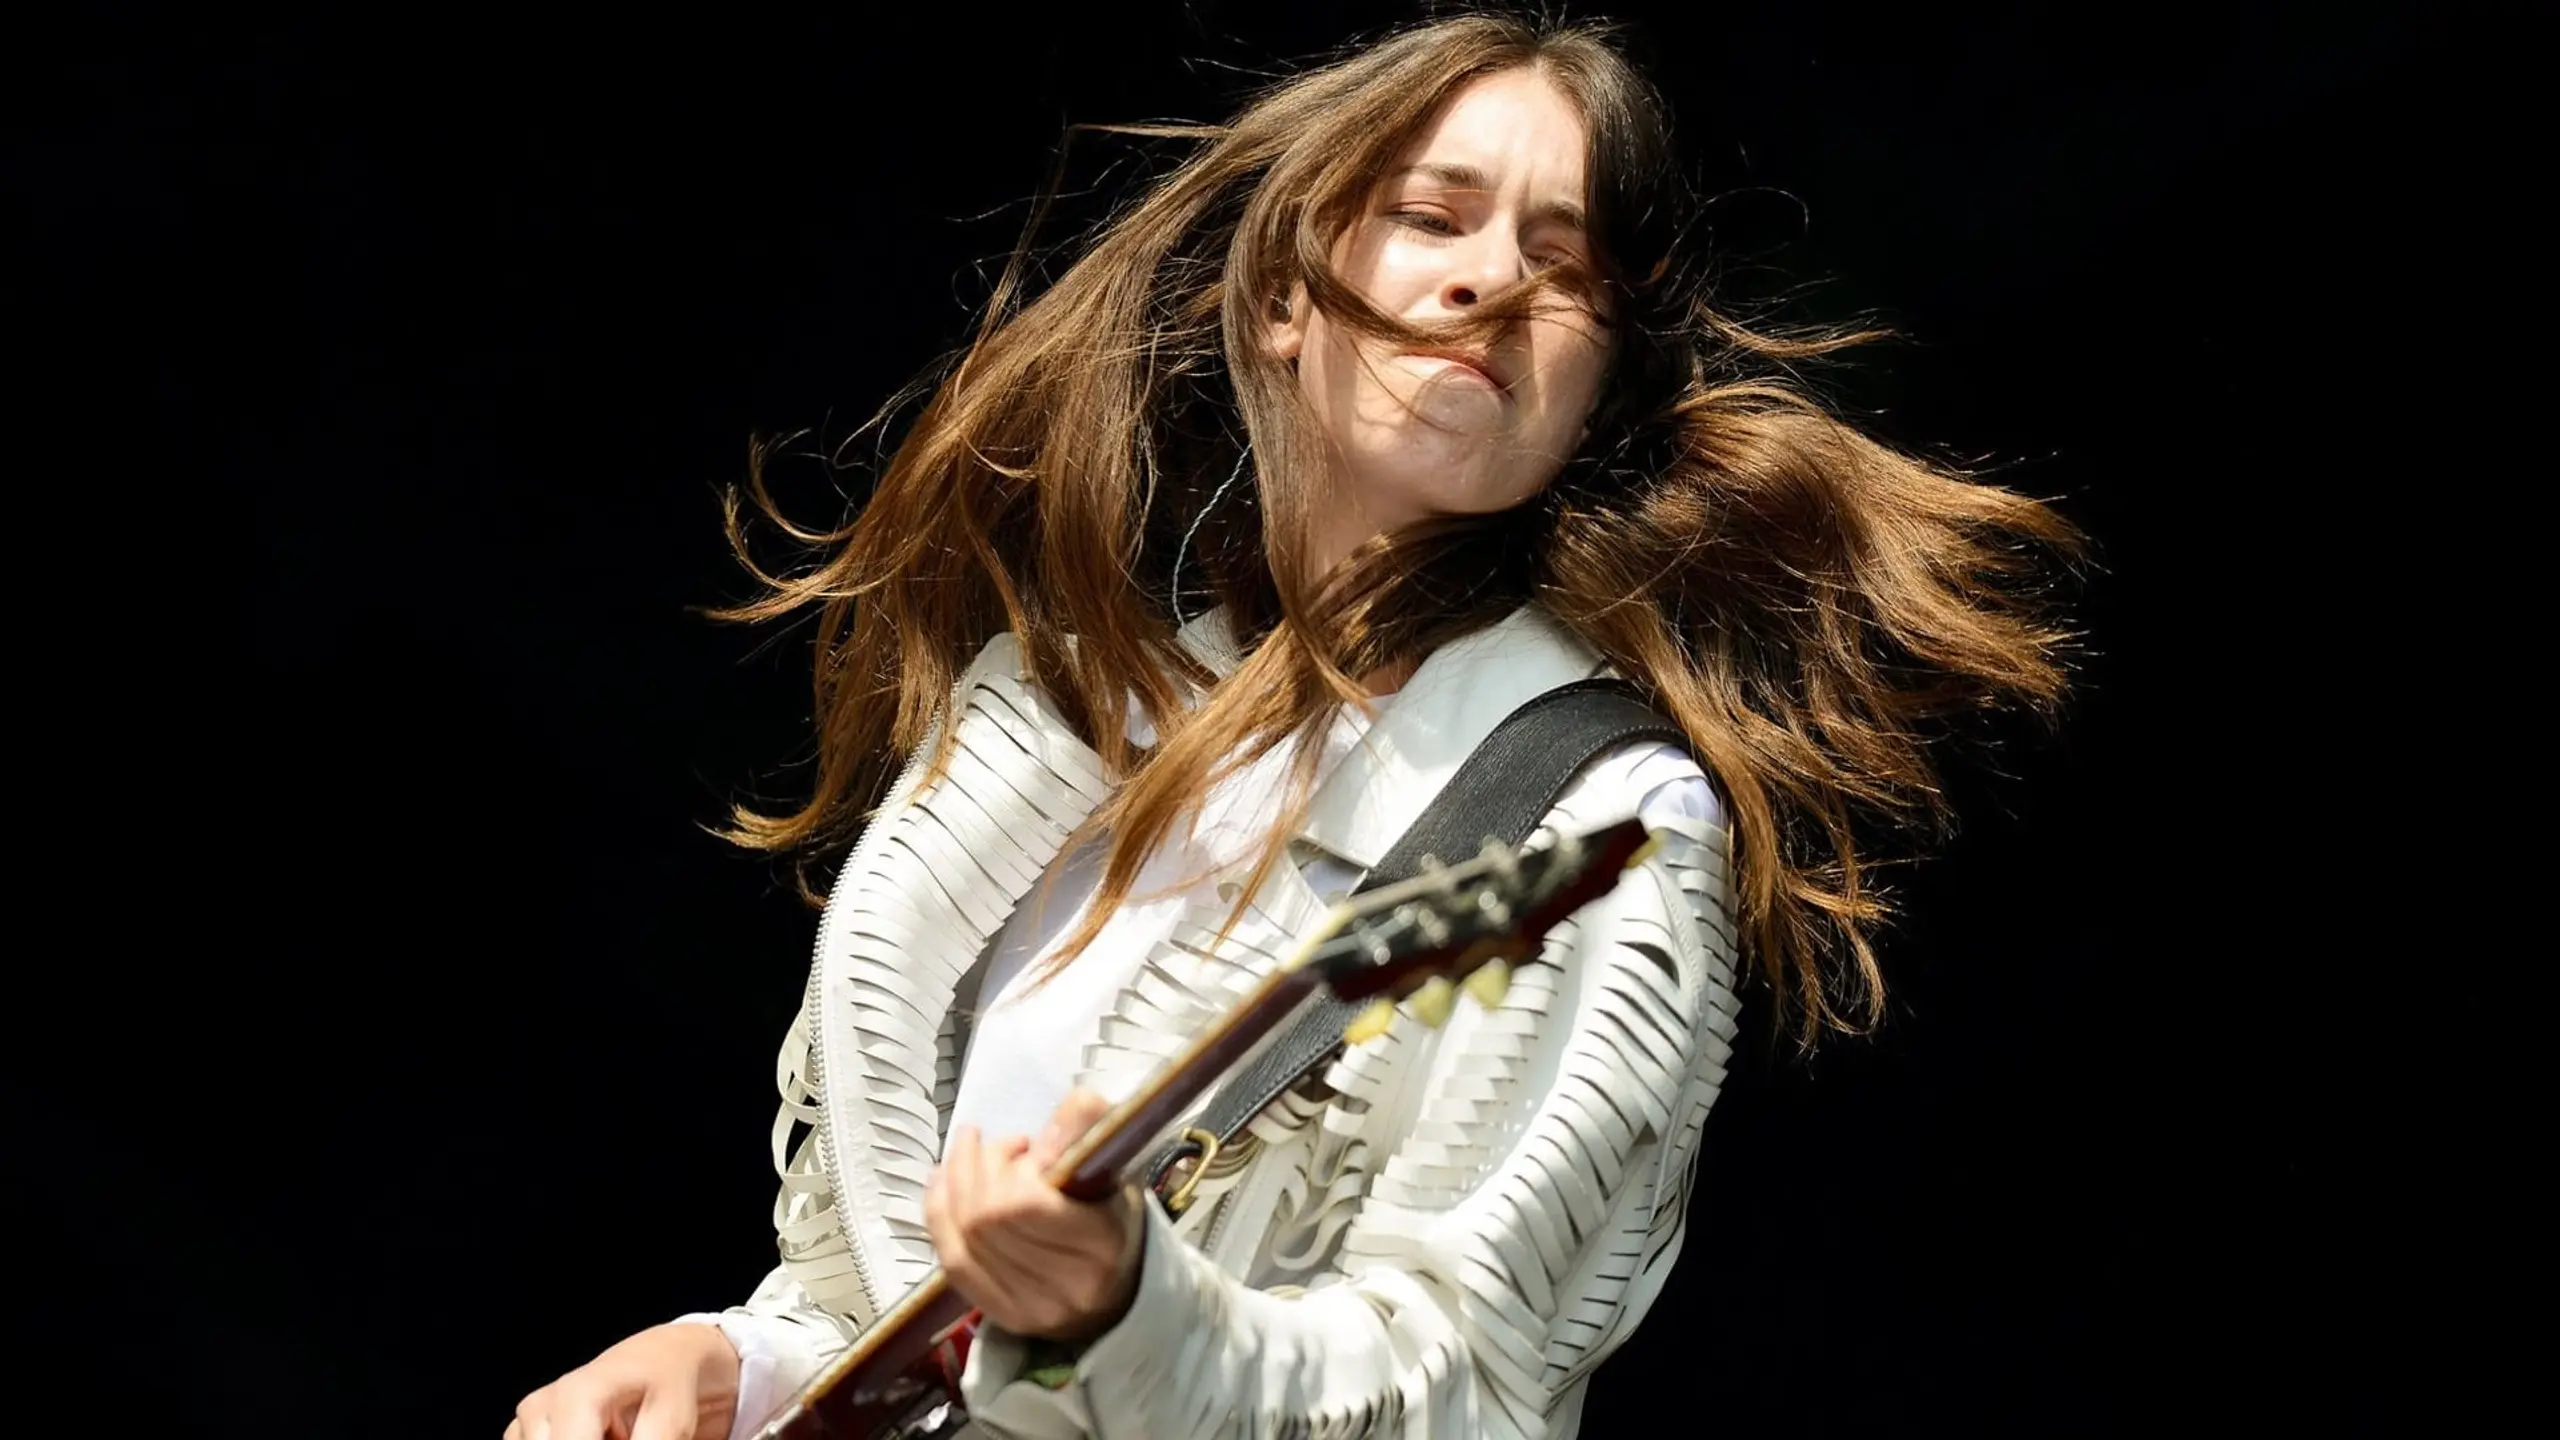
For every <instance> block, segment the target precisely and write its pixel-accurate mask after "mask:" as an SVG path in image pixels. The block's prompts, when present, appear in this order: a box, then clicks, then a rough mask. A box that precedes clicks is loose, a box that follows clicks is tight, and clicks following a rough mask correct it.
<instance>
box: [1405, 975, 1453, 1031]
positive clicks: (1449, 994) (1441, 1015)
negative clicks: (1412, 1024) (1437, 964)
mask: <svg viewBox="0 0 2560 1440" xmlns="http://www.w3.org/2000/svg"><path fill="white" fill-rule="evenodd" d="M1457 1003H1458V991H1457V988H1456V987H1455V986H1453V985H1451V984H1450V983H1449V977H1447V976H1445V975H1434V976H1432V977H1431V978H1430V979H1428V980H1425V981H1423V982H1422V987H1421V988H1420V989H1418V990H1416V991H1414V992H1413V1018H1414V1019H1416V1020H1419V1021H1421V1022H1422V1023H1423V1024H1425V1025H1428V1026H1430V1027H1431V1028H1432V1029H1434V1030H1437V1029H1439V1028H1440V1027H1441V1026H1443V1025H1446V1024H1448V1023H1449V1012H1450V1011H1451V1010H1452V1009H1454V1008H1456V1006H1457Z"/></svg>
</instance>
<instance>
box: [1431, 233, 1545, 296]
mask: <svg viewBox="0 0 2560 1440" xmlns="http://www.w3.org/2000/svg"><path fill="white" fill-rule="evenodd" d="M1471 240H1472V243H1470V244H1468V245H1466V246H1465V247H1463V249H1461V250H1460V251H1459V252H1458V253H1457V254H1456V255H1455V256H1454V257H1453V263H1452V264H1451V266H1450V269H1449V274H1448V277H1447V278H1446V279H1445V280H1444V281H1442V282H1441V286H1440V300H1441V303H1442V304H1445V305H1447V306H1448V307H1449V308H1450V309H1452V310H1467V309H1472V308H1474V307H1475V306H1477V305H1481V304H1483V303H1484V302H1485V301H1487V300H1490V299H1492V298H1493V297H1494V296H1496V295H1499V294H1501V293H1502V292H1503V290H1504V289H1505V288H1506V287H1508V286H1512V285H1516V284H1518V283H1519V282H1520V279H1521V277H1522V276H1523V275H1525V274H1526V273H1528V259H1527V257H1526V256H1524V255H1522V254H1521V253H1520V246H1519V245H1518V244H1517V243H1516V242H1515V241H1513V240H1512V239H1511V238H1510V237H1509V236H1507V235H1500V234H1497V233H1495V232H1494V231H1493V230H1491V229H1487V230H1485V231H1482V232H1479V233H1478V234H1476V235H1475V236H1473V237H1471Z"/></svg>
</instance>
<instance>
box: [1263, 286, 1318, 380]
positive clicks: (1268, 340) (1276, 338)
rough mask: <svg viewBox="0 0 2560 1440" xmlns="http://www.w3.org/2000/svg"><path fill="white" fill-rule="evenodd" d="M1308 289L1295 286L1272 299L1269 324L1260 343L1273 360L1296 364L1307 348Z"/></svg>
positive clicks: (1264, 329)
mask: <svg viewBox="0 0 2560 1440" xmlns="http://www.w3.org/2000/svg"><path fill="white" fill-rule="evenodd" d="M1307 310H1308V305H1307V287H1306V286H1305V285H1304V284H1295V285H1291V286H1290V287H1289V293H1288V294H1286V295H1275V296H1273V297H1271V312H1270V317H1271V318H1270V322H1269V323H1268V324H1267V325H1265V326H1264V327H1263V331H1262V343H1263V346H1264V348H1266V349H1268V350H1269V351H1270V352H1271V354H1272V356H1273V358H1275V359H1280V360H1288V361H1295V360H1296V359H1297V358H1298V354H1299V352H1301V351H1303V350H1305V349H1306V348H1307Z"/></svg>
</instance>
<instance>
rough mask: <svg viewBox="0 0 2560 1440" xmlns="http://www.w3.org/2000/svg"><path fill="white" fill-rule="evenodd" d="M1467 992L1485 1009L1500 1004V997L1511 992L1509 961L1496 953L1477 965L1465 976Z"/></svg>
mask: <svg viewBox="0 0 2560 1440" xmlns="http://www.w3.org/2000/svg"><path fill="white" fill-rule="evenodd" d="M1467 993H1468V994H1470V995H1473V996H1474V997H1476V1003H1477V1004H1479V1005H1481V1006H1483V1007H1484V1008H1486V1009H1487V1010H1490V1009H1492V1008H1494V1007H1495V1006H1497V1005H1499V1004H1501V1003H1502V997H1503V996H1505V995H1508V994H1510V993H1511V962H1510V961H1508V960H1505V959H1503V958H1502V957H1501V956H1499V955H1497V956H1495V957H1494V958H1492V959H1490V960H1487V961H1486V962H1484V963H1483V964H1482V965H1479V966H1477V967H1476V971H1475V973H1474V974H1472V975H1469V976H1468V977H1467Z"/></svg>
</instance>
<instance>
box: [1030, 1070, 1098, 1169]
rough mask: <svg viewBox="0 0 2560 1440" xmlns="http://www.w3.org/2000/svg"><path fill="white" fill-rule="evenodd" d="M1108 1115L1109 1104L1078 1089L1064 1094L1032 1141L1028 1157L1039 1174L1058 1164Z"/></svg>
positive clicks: (1088, 1092)
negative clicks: (1094, 1124)
mask: <svg viewBox="0 0 2560 1440" xmlns="http://www.w3.org/2000/svg"><path fill="white" fill-rule="evenodd" d="M1109 1113H1111V1102H1110V1101H1108V1100H1105V1099H1103V1098H1102V1097H1101V1096H1100V1095H1097V1094H1095V1093H1094V1092H1093V1091H1091V1090H1087V1089H1086V1088H1084V1087H1083V1086H1081V1085H1079V1086H1077V1087H1076V1088H1075V1089H1073V1090H1070V1091H1068V1092H1067V1098H1066V1099H1064V1100H1062V1101H1059V1102H1058V1108H1057V1109H1056V1110H1054V1111H1052V1112H1051V1113H1050V1115H1049V1123H1048V1124H1047V1125H1044V1126H1042V1127H1041V1129H1040V1134H1039V1136H1038V1137H1037V1138H1036V1139H1035V1140H1033V1141H1032V1144H1031V1154H1032V1157H1033V1159H1034V1160H1035V1161H1036V1162H1037V1163H1038V1165H1039V1167H1040V1168H1041V1169H1042V1170H1046V1169H1048V1168H1049V1167H1050V1166H1052V1165H1055V1164H1057V1163H1058V1157H1059V1156H1061V1155H1064V1154H1065V1153H1067V1147H1068V1146H1070V1145H1073V1144H1075V1143H1076V1141H1077V1140H1079V1139H1081V1138H1082V1137H1083V1135H1084V1132H1086V1131H1087V1130H1090V1129H1092V1128H1093V1122H1095V1121H1096V1120H1099V1119H1101V1118H1102V1117H1103V1116H1105V1115H1107V1114H1109Z"/></svg>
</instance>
